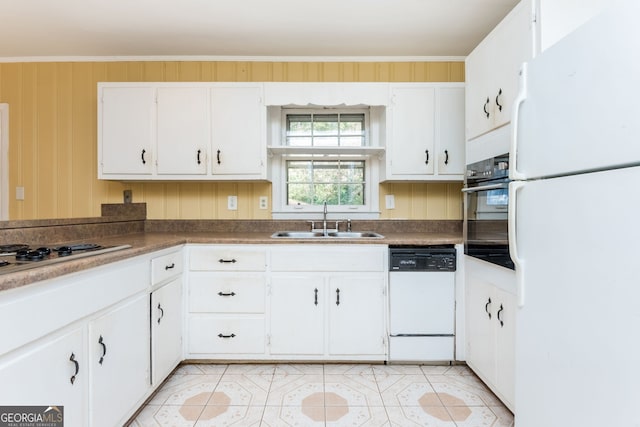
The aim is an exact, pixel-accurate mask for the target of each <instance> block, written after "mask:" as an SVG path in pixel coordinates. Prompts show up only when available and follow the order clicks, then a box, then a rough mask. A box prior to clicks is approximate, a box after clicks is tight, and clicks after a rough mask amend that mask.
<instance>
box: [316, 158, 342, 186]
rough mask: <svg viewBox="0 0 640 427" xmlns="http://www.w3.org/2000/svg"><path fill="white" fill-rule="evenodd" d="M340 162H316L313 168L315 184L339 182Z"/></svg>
mask: <svg viewBox="0 0 640 427" xmlns="http://www.w3.org/2000/svg"><path fill="white" fill-rule="evenodd" d="M338 165H339V162H338V161H316V162H315V163H314V168H313V181H314V182H330V183H333V182H338V181H339V178H340V171H339V169H338V167H339V166H338Z"/></svg>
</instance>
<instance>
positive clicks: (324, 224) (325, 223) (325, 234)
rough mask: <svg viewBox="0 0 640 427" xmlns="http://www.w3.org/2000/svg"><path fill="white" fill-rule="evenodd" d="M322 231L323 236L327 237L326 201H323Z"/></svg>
mask: <svg viewBox="0 0 640 427" xmlns="http://www.w3.org/2000/svg"><path fill="white" fill-rule="evenodd" d="M322 233H323V234H324V237H327V236H328V235H329V233H328V231H327V201H326V200H325V201H324V209H323V215H322Z"/></svg>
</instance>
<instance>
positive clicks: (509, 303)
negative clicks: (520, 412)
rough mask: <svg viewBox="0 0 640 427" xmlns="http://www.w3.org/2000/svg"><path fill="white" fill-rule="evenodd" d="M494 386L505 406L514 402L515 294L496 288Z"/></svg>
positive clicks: (511, 405)
mask: <svg viewBox="0 0 640 427" xmlns="http://www.w3.org/2000/svg"><path fill="white" fill-rule="evenodd" d="M495 313H496V318H495V324H494V326H495V328H496V365H497V370H496V388H497V389H498V390H499V392H500V393H501V394H502V397H503V398H504V399H506V400H507V402H505V403H507V406H509V407H510V408H513V407H514V402H515V399H514V398H515V386H516V382H515V360H516V357H515V350H516V296H515V295H513V294H510V293H508V292H504V291H502V290H500V289H497V290H496V306H495Z"/></svg>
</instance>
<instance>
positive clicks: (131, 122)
mask: <svg viewBox="0 0 640 427" xmlns="http://www.w3.org/2000/svg"><path fill="white" fill-rule="evenodd" d="M155 108H156V104H155V90H154V88H152V87H104V88H102V93H101V108H100V114H99V117H98V122H99V123H98V126H99V129H98V138H99V146H100V153H101V159H100V162H101V164H100V165H98V166H99V168H98V170H99V171H100V177H103V176H104V175H107V176H108V175H150V174H151V173H152V172H153V160H154V159H153V150H154V147H155V131H154V122H155Z"/></svg>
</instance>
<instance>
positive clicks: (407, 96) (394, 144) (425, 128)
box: [383, 83, 465, 181]
mask: <svg viewBox="0 0 640 427" xmlns="http://www.w3.org/2000/svg"><path fill="white" fill-rule="evenodd" d="M464 141H465V139H464V87H463V84H452V83H448V84H433V83H432V84H429V83H406V84H394V85H392V86H391V104H390V106H389V108H388V112H387V154H386V162H385V173H384V177H383V180H387V181H426V180H447V181H455V180H462V179H463V174H464V164H465V163H464Z"/></svg>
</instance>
